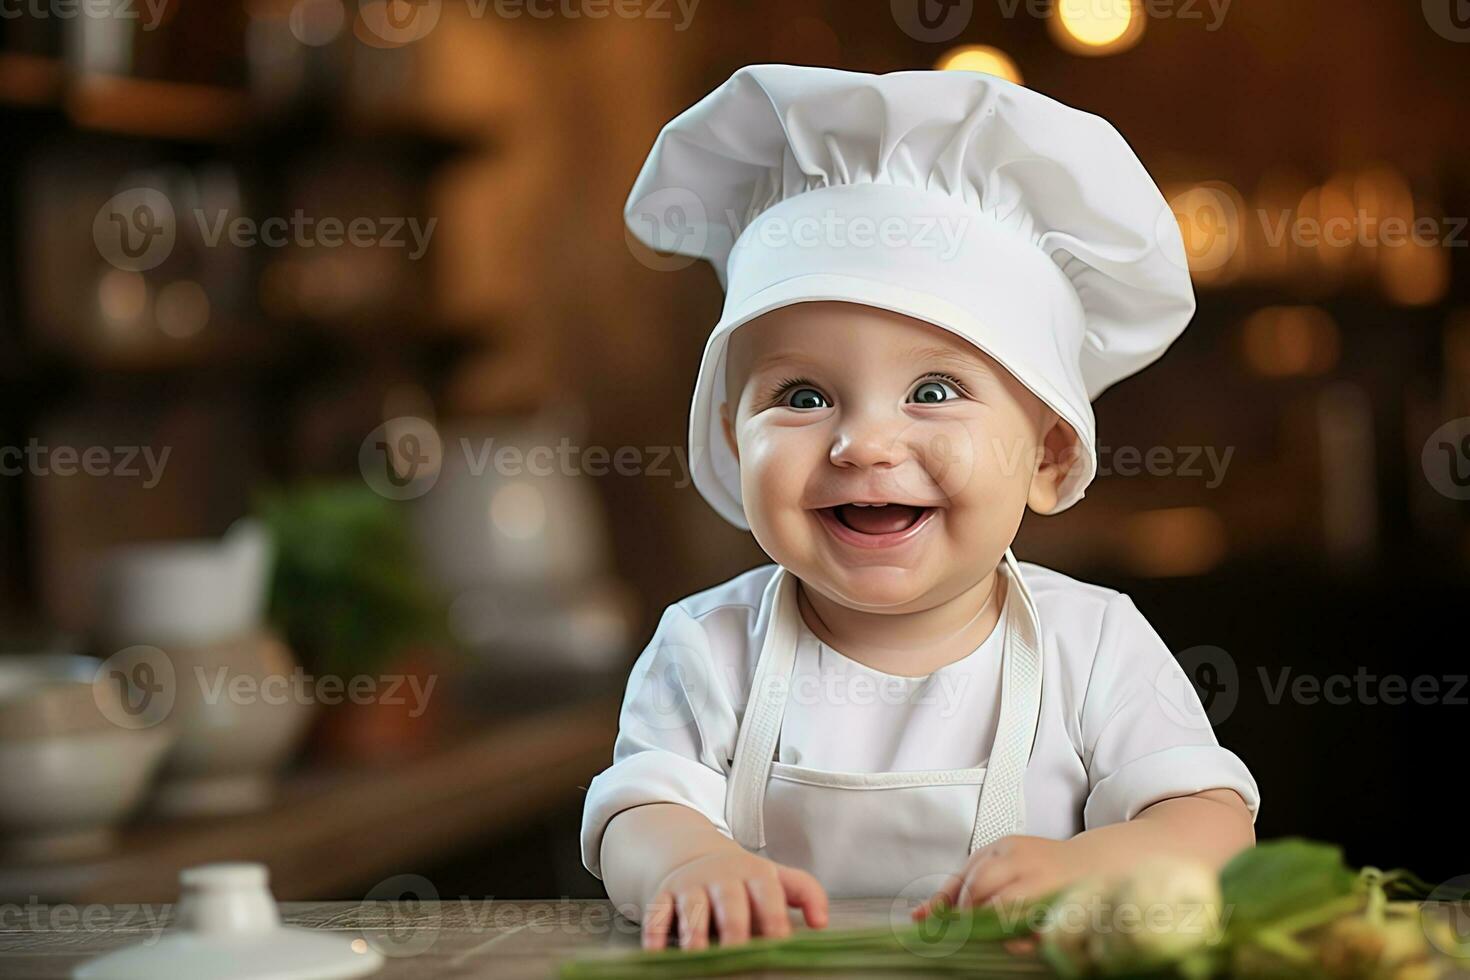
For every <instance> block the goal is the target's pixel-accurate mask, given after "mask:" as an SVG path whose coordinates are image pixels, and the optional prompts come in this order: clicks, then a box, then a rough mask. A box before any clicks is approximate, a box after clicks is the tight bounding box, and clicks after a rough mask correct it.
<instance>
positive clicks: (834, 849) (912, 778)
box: [725, 549, 1041, 898]
mask: <svg viewBox="0 0 1470 980" xmlns="http://www.w3.org/2000/svg"><path fill="white" fill-rule="evenodd" d="M1001 568H1003V569H1004V574H1005V575H1006V577H1007V579H1008V584H1007V588H1006V599H1005V601H1006V617H1005V622H1006V624H1007V628H1006V635H1005V637H1004V643H1003V647H1002V654H1001V657H1002V664H1001V701H1000V720H999V724H998V727H997V730H996V735H995V744H994V746H992V748H991V752H990V758H989V759H988V760H987V764H986V765H984V766H978V767H976V768H973V769H936V770H926V771H918V772H876V773H869V772H835V771H830V770H824V769H811V768H807V767H805V766H794V765H787V764H785V763H782V762H778V761H776V753H777V744H778V741H779V739H780V735H781V721H782V718H783V716H784V715H785V713H786V704H787V700H788V697H789V694H790V686H791V675H792V669H793V667H794V666H795V664H796V658H797V644H798V642H806V643H816V642H819V641H818V640H817V639H816V638H815V637H814V636H812V634H811V633H810V632H809V631H806V630H803V629H802V623H801V613H800V611H799V609H798V608H797V601H796V589H797V580H796V578H795V576H793V575H791V573H790V572H788V571H786V570H785V569H784V568H783V569H778V570H777V572H776V574H775V575H774V576H773V577H772V579H771V582H770V584H769V585H768V586H767V587H766V593H765V595H764V596H763V597H762V603H761V605H762V607H763V608H764V609H766V610H769V622H768V625H767V628H766V635H765V641H764V643H763V644H762V646H761V652H760V658H759V660H758V661H757V663H756V668H755V678H754V680H753V682H752V684H751V692H750V700H749V702H748V703H747V705H746V708H745V716H744V719H743V720H742V722H741V725H740V735H739V738H738V740H737V741H736V745H735V758H734V761H733V764H732V766H731V770H730V778H729V783H728V789H727V792H726V796H725V817H726V819H727V820H728V822H729V826H730V831H731V833H732V834H733V835H734V838H735V840H736V841H737V842H738V843H740V844H741V846H743V847H744V848H745V849H746V850H749V851H753V852H755V853H757V854H760V855H762V856H763V857H767V858H770V859H771V860H772V861H775V862H777V863H779V864H786V865H790V866H792V867H796V868H802V869H805V870H806V871H809V872H811V873H812V874H813V875H815V876H816V878H817V880H818V881H820V882H821V883H822V885H823V887H824V888H825V889H826V890H827V893H828V894H829V895H830V896H832V897H833V898H867V897H892V896H896V895H900V894H906V891H905V889H907V888H909V886H911V885H914V883H915V882H916V881H918V880H919V879H922V878H929V879H932V877H933V876H934V875H936V874H954V873H955V872H958V871H959V870H960V869H961V868H962V867H963V866H964V863H965V859H966V857H967V856H968V855H969V854H970V853H971V852H973V851H974V850H976V849H977V848H980V847H983V846H985V845H986V844H989V843H991V842H993V841H996V840H998V839H1000V838H1001V837H1004V836H1006V835H1007V834H1014V833H1019V832H1020V831H1021V829H1022V827H1023V826H1024V824H1025V819H1026V814H1025V801H1024V799H1023V797H1022V787H1021V781H1022V778H1023V777H1024V776H1025V773H1026V765H1027V763H1028V762H1029V760H1030V758H1031V749H1032V745H1033V744H1034V742H1035V738H1036V725H1037V719H1038V717H1039V715H1040V712H1041V643H1040V637H1041V627H1040V622H1039V620H1038V618H1037V615H1036V605H1035V603H1034V602H1033V601H1032V598H1031V593H1030V591H1029V590H1028V589H1027V587H1026V583H1025V581H1024V580H1023V579H1022V577H1021V573H1020V570H1019V569H1018V568H1017V566H1016V559H1015V556H1014V555H1012V554H1011V552H1010V550H1009V549H1007V550H1006V554H1005V560H1004V561H1003V562H1002V564H1001ZM910 890H911V889H910ZM931 890H932V889H931Z"/></svg>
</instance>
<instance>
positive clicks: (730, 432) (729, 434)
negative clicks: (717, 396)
mask: <svg viewBox="0 0 1470 980" xmlns="http://www.w3.org/2000/svg"><path fill="white" fill-rule="evenodd" d="M720 428H722V429H724V430H725V442H726V443H728V444H729V446H730V452H731V453H732V454H734V456H735V462H737V463H738V462H740V445H739V444H738V443H737V442H736V441H735V423H734V422H732V421H731V420H730V403H729V402H721V403H720Z"/></svg>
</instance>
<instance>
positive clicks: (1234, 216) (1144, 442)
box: [0, 0, 1470, 902]
mask: <svg viewBox="0 0 1470 980" xmlns="http://www.w3.org/2000/svg"><path fill="white" fill-rule="evenodd" d="M1440 6H1442V7H1443V10H1440V9H1438V7H1437V6H1436V4H1435V3H1434V2H1433V0H1431V2H1429V3H1426V4H1423V5H1421V4H1418V3H1413V4H1383V3H1372V2H1369V0H1338V2H1327V0H1300V2H1293V3H1289V4H1287V3H1271V2H1264V0H1237V2H1235V3H1228V2H1225V0H1217V2H1216V3H1213V4H1207V3H1204V2H1199V3H1194V2H1186V0H1179V2H1178V3H1173V4H1166V3H1160V2H1154V3H1150V4H1149V5H1148V7H1147V9H1148V10H1149V11H1152V15H1149V16H1145V8H1144V7H1143V6H1142V5H1141V4H1140V3H1133V4H1131V5H1130V2H1129V0H1113V2H1107V3H1103V2H1090V3H1085V4H1084V3H1078V2H1076V0H1071V2H1064V3H1063V4H1062V5H1061V7H1059V8H1058V9H1057V10H1052V9H1051V8H1050V6H1049V5H1046V4H1037V3H1034V2H1032V3H1027V2H1025V0H1020V2H1018V3H1014V4H1013V3H1007V2H1004V0H1000V2H996V3H985V2H970V0H958V2H955V3H951V4H948V5H943V4H939V3H933V2H930V0H924V2H923V4H922V6H920V5H919V4H918V3H915V2H912V0H894V2H893V3H881V2H872V3H855V2H852V0H744V2H734V0H699V2H695V0H684V2H683V3H682V4H681V3H678V2H675V0H626V2H624V3H615V4H609V3H606V2H599V0H555V2H552V0H525V2H524V3H512V2H508V0H502V2H500V3H496V2H495V0H416V2H412V3H410V2H406V0H295V2H293V0H260V2H248V3H243V4H242V3H238V2H226V0H214V2H203V0H153V2H152V3H151V4H149V3H145V2H144V0H126V2H123V0H95V2H89V3H81V4H76V3H66V2H54V0H27V2H26V3H25V4H14V5H9V6H7V8H6V12H5V16H4V18H3V19H0V139H3V141H4V147H5V152H4V153H3V155H0V467H3V470H4V475H3V476H0V649H3V651H4V655H3V657H0V899H3V900H5V901H10V900H15V899H20V900H24V899H25V898H27V897H29V896H38V897H39V898H41V899H42V900H70V901H113V902H118V901H151V900H167V899H169V898H171V897H172V895H173V894H174V877H175V875H176V872H177V870H178V868H180V867H183V866H186V865H190V864H197V863H200V862H202V861H206V860H214V859H223V858H244V859H254V860H261V861H265V862H266V863H268V864H269V865H270V866H271V869H272V874H273V877H274V882H275V891H276V894H277V896H278V897H281V898H286V899H294V898H306V897H311V898H339V899H350V898H357V897H362V896H364V895H367V894H369V893H370V892H371V893H373V894H379V895H383V896H386V895H388V894H390V893H391V894H392V895H395V896H396V895H398V894H403V893H417V894H419V895H420V896H421V897H429V896H430V895H431V894H433V893H437V894H439V895H442V896H453V895H461V894H463V895H473V896H476V897H482V896H486V895H494V896H496V897H543V896H552V895H574V896H578V895H580V896H590V895H597V894H600V887H599V885H598V883H597V882H596V881H595V880H594V879H592V878H591V877H590V876H589V875H587V874H586V872H585V871H583V870H582V869H581V867H580V861H579V858H578V853H577V846H576V832H577V826H578V822H579V817H580V806H581V799H582V792H583V788H584V787H585V786H586V783H587V781H588V780H589V779H590V778H591V777H592V776H593V775H594V774H595V773H596V772H597V771H598V770H599V769H600V768H602V767H603V766H604V765H605V764H606V762H607V761H608V759H609V755H610V748H611V741H612V736H613V732H614V729H615V715H616V704H617V700H618V698H619V696H620V694H621V691H622V685H623V681H624V678H625V677H626V673H627V669H628V667H629V665H630V664H631V662H632V660H633V658H634V657H635V656H636V655H637V653H638V652H639V650H640V649H641V647H642V644H643V642H644V641H645V640H646V638H647V637H648V635H649V634H650V632H651V630H652V627H653V624H654V623H655V621H656V618H657V616H658V614H659V612H660V611H661V610H662V608H663V607H664V606H665V605H666V604H668V603H669V602H672V601H674V600H675V599H677V598H679V597H681V596H683V595H686V594H688V593H690V592H692V591H695V590H696V589H699V588H703V587H705V586H708V585H712V584H715V583H717V582H719V581H721V580H723V579H725V578H727V577H728V576H730V575H732V574H734V573H736V572H739V571H741V570H743V569H745V568H749V567H751V566H753V565H755V564H758V563H760V562H762V561H763V560H764V559H763V556H762V555H761V554H760V553H759V551H758V549H757V548H756V547H755V546H754V543H753V542H752V540H751V539H750V538H749V537H748V536H747V535H744V534H741V533H738V532H736V531H735V530H733V529H732V528H730V527H728V526H726V525H725V524H724V523H723V522H722V521H721V520H720V519H719V518H718V517H716V515H715V514H714V512H713V511H712V510H710V508H709V507H708V506H706V505H705V504H704V503H703V502H702V500H701V499H700V498H699V496H698V494H697V493H696V492H695V490H694V489H693V488H692V487H691V486H690V485H689V484H688V478H687V467H686V466H685V464H684V456H683V453H684V437H685V421H686V413H687V409H688V397H689V393H690V390H691V387H692V384H693V379H694V372H695V368H696V366H697V363H698V359H699V355H700V351H701V348H702V344H703V341H704V338H705V335H706V332H707V330H708V328H709V327H710V326H711V325H712V324H713V323H714V321H715V319H716V318H717V315H718V311H719V307H720V301H721V297H720V292H719V289H718V286H717V284H716V281H715V277H714V275H713V273H712V272H711V271H710V270H709V269H708V268H706V267H704V266H694V267H687V266H688V263H686V262H682V261H678V260H672V259H670V258H669V257H667V256H657V255H652V254H649V253H646V252H643V251H640V250H637V249H635V248H634V247H632V246H631V245H630V244H629V242H628V239H627V238H626V237H625V234H624V231H623V227H622V224H621V207H622V205H623V202H624V198H625V196H626V194H627V191H628V188H629V187H630V185H631V183H632V180H633V177H634V175H635V174H636V172H637V170H638V167H639V165H640V164H641V162H642V160H643V157H644V154H645V153H646V151H647V150H648V148H649V146H650V144H651V142H652V140H653V138H654V136H655V134H656V133H657V131H658V129H659V127H660V126H661V125H662V124H663V123H664V122H665V121H666V120H668V119H669V118H671V117H672V116H673V115H675V114H676V113H677V112H678V111H680V110H681V109H683V108H685V107H686V106H687V105H689V104H690V103H691V102H693V101H694V100H696V99H697V98H698V97H700V96H701V95H703V94H704V93H705V92H707V91H708V90H709V89H710V88H712V87H713V86H714V85H716V84H717V83H718V82H720V81H722V80H723V79H724V78H725V77H727V76H728V75H729V73H730V72H731V71H732V70H734V69H735V68H736V67H738V66H740V65H743V64H748V63H755V62H766V61H787V62H799V63H807V64H821V65H830V66H838V67H845V68H852V69H859V70H864V71H874V72H886V71H893V70H901V69H909V68H927V67H934V66H940V67H958V68H975V69H978V70H983V71H990V72H993V73H996V74H1004V75H1007V76H1009V77H1012V78H1015V79H1017V80H1020V81H1022V82H1023V83H1024V84H1026V85H1029V86H1033V87H1034V88H1036V89H1038V90H1039V91H1041V92H1044V93H1046V94H1048V95H1051V96H1053V97H1056V98H1058V99H1061V100H1062V101H1065V102H1067V103H1070V104H1072V105H1074V106H1077V107H1080V108H1083V109H1087V110H1092V111H1096V112H1098V113H1101V114H1102V115H1104V116H1106V117H1107V118H1108V119H1110V120H1111V121H1113V122H1114V124H1115V125H1117V126H1118V128H1119V129H1120V130H1121V131H1122V132H1123V133H1124V134H1125V136H1126V137H1127V138H1128V140H1129V141H1130V143H1131V144H1132V145H1133V146H1134V147H1135V149H1136V150H1137V151H1138V153H1139V154H1140V155H1141V156H1142V158H1143V159H1144V161H1145V163H1146V164H1147V165H1148V167H1149V169H1150V170H1151V172H1152V173H1153V174H1154V175H1155V177H1156V178H1157V179H1158V180H1159V181H1160V183H1161V184H1162V185H1163V186H1164V189H1165V191H1166V194H1167V195H1168V196H1169V197H1170V199H1171V201H1172V202H1173V204H1174V207H1175V211H1176V217H1177V218H1178V219H1179V221H1180V224H1181V227H1182V228H1183V230H1184V232H1185V237H1186V241H1187V243H1188V244H1189V247H1190V252H1191V261H1192V262H1193V263H1194V266H1195V269H1194V271H1195V280H1196V283H1197V287H1198V293H1199V301H1200V303H1199V313H1198V315H1197V316H1196V318H1195V321H1194V324H1193V325H1192V327H1191V328H1190V329H1189V330H1188V331H1187V332H1186V334H1185V335H1184V337H1183V338H1182V339H1181V340H1180V341H1179V342H1178V343H1177V344H1176V346H1175V348H1174V349H1173V350H1172V351H1171V352H1170V353H1169V355H1168V356H1167V357H1166V358H1165V359H1164V360H1163V361H1162V362H1161V363H1160V364H1159V365H1158V366H1156V367H1155V368H1153V369H1151V370H1149V371H1147V372H1146V373H1144V374H1143V375H1142V376H1140V377H1139V378H1137V379H1134V380H1132V381H1129V382H1128V383H1126V384H1124V385H1123V386H1121V387H1120V388H1118V389H1117V390H1115V391H1112V392H1109V393H1107V394H1105V395H1104V396H1103V397H1102V398H1101V400H1100V401H1099V403H1098V406H1097V410H1098V417H1099V425H1100V441H1101V443H1102V446H1103V453H1104V457H1103V465H1104V469H1105V473H1106V475H1104V476H1103V477H1102V478H1101V479H1099V480H1098V482H1097V483H1096V484H1095V486H1094V487H1093V489H1092V490H1091V491H1090V492H1089V494H1088V496H1087V499H1086V500H1085V501H1084V502H1083V503H1082V504H1080V505H1079V506H1077V507H1076V508H1074V509H1072V510H1071V511H1068V512H1067V513H1066V514H1064V515H1061V516H1059V517H1056V518H1050V519H1044V518H1037V517H1030V518H1028V520H1027V522H1026V524H1025V526H1024V527H1023V530H1022V533H1021V540H1020V541H1019V542H1018V543H1017V545H1016V552H1017V553H1018V555H1019V556H1020V557H1021V558H1022V559H1031V560H1036V561H1040V562H1043V563H1048V564H1052V565H1054V566H1056V567H1059V568H1061V569H1063V570H1065V571H1067V572H1069V573H1071V574H1074V575H1077V576H1080V577H1082V578H1086V579H1091V580H1095V581H1099V582H1103V583H1106V584H1109V585H1112V586H1114V587H1117V588H1121V589H1124V590H1126V591H1128V592H1130V593H1131V594H1132V595H1133V596H1134V597H1135V600H1136V601H1137V603H1138V605H1139V606H1140V608H1141V609H1142V610H1143V611H1144V613H1145V614H1146V615H1147V616H1148V617H1149V618H1150V619H1151V621H1152V622H1153V623H1154V624H1155V625H1156V626H1157V628H1158V629H1159V631H1160V633H1161V634H1162V635H1163V636H1164V638H1165V639H1166V640H1167V641H1168V642H1169V644H1170V646H1171V648H1172V649H1174V650H1175V651H1176V652H1177V653H1178V654H1179V656H1180V658H1181V660H1182V661H1183V662H1184V663H1185V664H1186V666H1187V667H1188V668H1189V669H1190V671H1191V673H1192V675H1193V676H1194V678H1195V680H1196V682H1197V684H1198V686H1199V687H1200V689H1201V691H1202V693H1203V695H1204V696H1205V698H1206V702H1207V704H1208V705H1209V707H1210V710H1211V714H1212V717H1213V718H1214V719H1215V721H1216V724H1217V730H1218V733H1219V736H1220V738H1221V740H1222V741H1223V742H1224V743H1225V744H1227V745H1229V746H1230V747H1232V748H1233V749H1235V750H1236V751H1237V752H1238V753H1239V754H1240V755H1241V756H1242V757H1243V758H1244V759H1245V760H1246V761H1247V763H1248V764H1249V765H1250V766H1251V767H1252V769H1253V770H1254V772H1255V774H1256V776H1257V778H1258V780H1259V782H1260V784H1261V788H1262V791H1263V796H1264V807H1263V810H1262V813H1261V817H1260V823H1259V828H1258V829H1259V832H1260V834H1261V835H1263V836H1274V835H1281V834H1305V835H1311V836H1317V837H1323V838H1328V839H1333V840H1337V841H1341V842H1342V843H1344V844H1345V845H1346V846H1347V848H1348V852H1349V857H1350V858H1351V859H1353V860H1354V861H1356V862H1372V863H1374V864H1378V865H1382V866H1392V865H1399V864H1404V865H1409V866H1412V867H1414V868H1416V869H1418V870H1420V871H1421V872H1422V873H1423V874H1424V875H1425V876H1426V877H1429V878H1431V879H1432V880H1440V879H1443V878H1447V877H1449V876H1451V875H1456V874H1464V873H1466V872H1467V871H1470V867H1467V866H1466V865H1465V860H1466V858H1465V848H1464V841H1463V825H1464V820H1463V801H1462V798H1461V797H1460V795H1459V794H1460V792H1461V790H1462V788H1463V787H1462V785H1461V784H1462V782H1463V780H1462V779H1461V778H1460V777H1461V775H1462V770H1463V756H1464V745H1465V732H1466V725H1467V719H1470V711H1467V703H1470V702H1467V699H1470V685H1466V684H1465V683H1464V675H1465V674H1466V672H1467V670H1470V667H1467V657H1466V652H1467V643H1466V633H1465V630H1464V627H1463V620H1464V616H1465V613H1466V610H1467V608H1470V606H1467V599H1470V588H1467V585H1470V575H1467V570H1470V505H1467V503H1466V500H1467V498H1470V420H1467V416H1470V263H1467V248H1466V245H1467V242H1470V231H1467V229H1466V228H1465V217H1464V216H1465V215H1467V214H1470V152H1467V151H1470V127H1466V126H1465V125H1464V122H1463V120H1464V118H1465V116H1466V114H1467V112H1470V97H1467V89H1466V86H1465V82H1466V78H1467V70H1470V24H1466V23H1463V22H1462V21H1458V20H1456V19H1455V18H1454V15H1453V14H1454V10H1455V5H1454V3H1453V2H1452V0H1445V2H1444V3H1443V4H1441V5H1440ZM271 219H274V221H272V220H271ZM1416 220H1418V221H1420V222H1421V223H1420V224H1419V225H1417V226H1412V227H1417V228H1419V229H1421V230H1422V231H1423V232H1424V233H1422V234H1420V235H1418V236H1417V238H1416V239H1415V240H1414V241H1411V242H1408V243H1405V242H1404V241H1403V237H1404V236H1403V234H1402V231H1400V233H1399V236H1398V238H1397V239H1394V240H1393V243H1392V244H1390V243H1389V242H1390V239H1392V238H1393V229H1394V227H1395V226H1394V221H1399V222H1410V223H1412V222H1414V221H1416ZM333 222H335V224H333ZM1324 225H1325V227H1326V230H1327V231H1326V237H1331V236H1335V237H1331V240H1329V241H1321V240H1317V239H1316V238H1315V236H1314V234H1313V231H1312V229H1314V228H1319V227H1323V226H1324ZM686 267H687V268H686ZM619 453H621V456H620V455H619ZM498 454H499V455H498ZM88 658H95V659H88ZM100 660H105V661H106V664H105V666H102V667H101V668H100V669H99V661H100ZM1302 677H1305V678H1306V679H1307V683H1308V684H1310V683H1312V682H1313V681H1314V680H1315V681H1316V682H1317V683H1318V684H1319V685H1320V684H1322V683H1323V682H1326V686H1325V689H1324V690H1318V691H1317V692H1316V694H1315V696H1314V695H1313V689H1311V688H1310V687H1307V688H1299V687H1294V685H1296V684H1298V683H1299V679H1300V678H1302ZM1334 677H1339V678H1345V679H1344V680H1341V681H1337V682H1333V681H1332V680H1331V679H1332V678H1334ZM1457 677H1458V681H1457V680H1456V678H1457ZM270 678H277V679H281V678H285V679H286V680H287V681H288V682H289V683H283V682H281V681H279V680H278V681H276V682H272V681H270V680H269V679H270ZM339 678H340V679H341V680H340V681H335V683H337V685H338V686H336V687H333V686H332V684H333V683H334V679H339ZM353 678H363V679H365V680H363V681H362V683H363V684H365V685H367V686H365V687H362V688H360V689H358V690H356V691H353V689H352V688H351V687H350V686H348V685H349V682H350V681H351V679H353ZM1393 678H1398V681H1394V680H1393ZM1426 678H1427V679H1428V680H1426ZM311 683H314V684H316V685H317V686H315V687H314V688H312V689H311V691H309V692H308V693H309V694H312V695H313V696H310V697H305V696H299V695H298V692H300V691H301V690H302V689H303V685H305V684H311ZM229 685H238V687H230V686H229ZM273 685H274V686H273ZM1283 685H1284V687H1283ZM1430 685H1433V686H1432V689H1431V686H1430ZM390 688H391V689H390ZM404 876H409V877H404ZM412 876H419V877H412Z"/></svg>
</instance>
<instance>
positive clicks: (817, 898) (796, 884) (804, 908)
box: [776, 864, 827, 929]
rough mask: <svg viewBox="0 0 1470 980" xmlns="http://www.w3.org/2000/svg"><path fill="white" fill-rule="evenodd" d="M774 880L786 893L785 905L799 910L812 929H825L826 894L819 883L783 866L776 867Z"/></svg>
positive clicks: (794, 869) (802, 873)
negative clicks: (775, 879) (777, 881)
mask: <svg viewBox="0 0 1470 980" xmlns="http://www.w3.org/2000/svg"><path fill="white" fill-rule="evenodd" d="M776 878H777V880H779V881H780V882H781V888H782V889H783V890H784V891H785V892H786V904H787V905H790V906H791V907H792V908H800V909H801V914H802V917H803V918H805V919H806V924H807V925H809V926H811V927H812V928H813V929H822V928H825V927H826V925H827V893H826V891H824V890H823V889H822V886H821V883H819V882H818V881H817V879H815V878H813V877H812V876H811V875H809V874H807V873H806V872H805V871H802V870H801V869H800V868H788V867H786V866H785V865H784V864H778V865H777V866H776Z"/></svg>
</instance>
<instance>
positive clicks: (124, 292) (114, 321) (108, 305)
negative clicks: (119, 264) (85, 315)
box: [97, 269, 148, 337]
mask: <svg viewBox="0 0 1470 980" xmlns="http://www.w3.org/2000/svg"><path fill="white" fill-rule="evenodd" d="M97 308H98V311H99V312H100V313H101V314H102V321H103V323H104V324H106V325H107V326H108V327H110V328H111V329H112V331H113V332H114V334H115V335H117V336H119V337H123V336H126V334H127V330H126V328H128V327H130V326H132V325H133V324H135V323H137V322H138V320H139V319H141V318H142V316H143V312H144V310H146V309H147V308H148V283H147V281H146V280H144V278H143V276H142V275H141V274H140V273H137V272H124V271H122V270H121V269H109V270H107V272H105V273H103V274H102V277H101V278H100V279H98V280H97Z"/></svg>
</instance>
